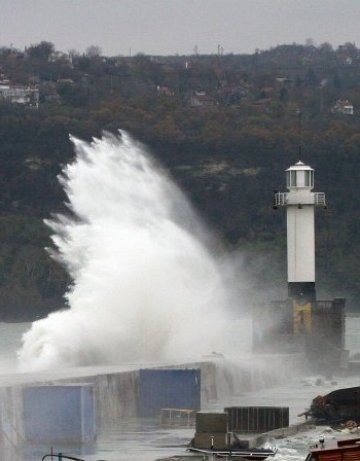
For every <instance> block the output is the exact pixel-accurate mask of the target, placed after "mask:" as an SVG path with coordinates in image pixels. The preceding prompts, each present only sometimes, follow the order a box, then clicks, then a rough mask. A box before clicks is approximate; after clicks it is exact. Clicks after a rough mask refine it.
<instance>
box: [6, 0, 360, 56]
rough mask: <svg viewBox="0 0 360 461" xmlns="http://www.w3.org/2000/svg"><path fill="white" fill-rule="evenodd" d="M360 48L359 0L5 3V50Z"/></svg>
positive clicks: (120, 52)
mask: <svg viewBox="0 0 360 461" xmlns="http://www.w3.org/2000/svg"><path fill="white" fill-rule="evenodd" d="M307 38H312V39H313V40H314V42H315V44H317V45H319V44H321V43H324V42H330V43H331V44H332V45H333V46H335V47H337V46H338V45H340V44H343V43H345V42H353V43H355V44H356V45H357V46H359V45H360V0H0V47H1V46H10V45H13V46H14V47H15V48H19V49H24V48H25V47H26V46H29V45H30V44H36V43H39V42H40V41H41V40H47V41H50V42H52V43H54V45H55V47H56V49H57V50H59V51H69V50H71V49H76V50H78V51H79V52H83V51H85V50H86V48H88V47H89V46H90V45H97V46H99V47H100V48H101V49H102V53H103V54H104V55H105V56H113V55H129V53H130V50H131V53H132V54H133V55H134V54H136V53H140V52H141V53H145V54H176V53H179V54H193V53H194V49H195V47H197V50H198V53H200V54H208V53H216V52H217V48H218V45H219V44H220V45H221V46H222V48H223V50H224V53H253V52H254V51H255V49H257V48H258V49H261V50H263V49H267V48H270V47H273V46H276V45H278V44H284V43H293V42H296V43H305V40H306V39H307Z"/></svg>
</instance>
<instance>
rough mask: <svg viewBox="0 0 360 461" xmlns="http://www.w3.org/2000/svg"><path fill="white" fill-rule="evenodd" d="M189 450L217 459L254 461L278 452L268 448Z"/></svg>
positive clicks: (259, 460) (191, 448)
mask: <svg viewBox="0 0 360 461" xmlns="http://www.w3.org/2000/svg"><path fill="white" fill-rule="evenodd" d="M188 450H189V451H192V452H195V453H200V454H203V455H207V456H214V457H217V458H239V459H252V460H254V461H261V460H263V459H266V458H268V457H269V456H274V455H275V454H276V452H277V450H269V449H267V448H233V449H224V450H220V449H215V448H213V449H211V448H210V449H208V448H195V447H189V448H188Z"/></svg>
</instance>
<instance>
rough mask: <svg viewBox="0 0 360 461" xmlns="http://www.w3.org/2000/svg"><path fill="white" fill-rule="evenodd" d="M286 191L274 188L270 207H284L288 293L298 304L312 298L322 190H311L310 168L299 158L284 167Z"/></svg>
mask: <svg viewBox="0 0 360 461" xmlns="http://www.w3.org/2000/svg"><path fill="white" fill-rule="evenodd" d="M286 187H287V189H288V192H275V196H274V208H277V207H279V206H283V207H286V215H287V273H288V296H289V298H291V299H293V300H294V301H296V302H297V303H298V304H305V303H309V302H310V303H312V302H314V301H315V300H316V291H315V207H316V206H322V207H323V208H326V202H325V193H324V192H313V188H314V170H313V168H311V167H310V166H308V165H305V164H304V163H303V162H301V161H299V162H297V163H296V164H295V165H293V166H290V168H288V169H287V170H286Z"/></svg>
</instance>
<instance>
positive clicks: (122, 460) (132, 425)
mask: <svg viewBox="0 0 360 461" xmlns="http://www.w3.org/2000/svg"><path fill="white" fill-rule="evenodd" d="M28 328H29V324H20V323H19V324H16V323H15V324H14V323H13V324H10V323H0V342H1V344H0V346H1V351H2V354H1V355H0V364H1V370H0V371H1V372H0V384H1V386H6V385H10V384H16V383H24V382H27V381H31V380H33V379H34V377H37V379H39V378H41V376H43V377H44V379H48V380H49V379H51V376H54V373H55V371H54V370H53V371H52V372H48V373H46V374H44V375H41V374H39V373H36V374H29V373H19V372H15V369H16V350H17V349H18V347H19V345H20V344H21V335H22V333H23V332H25V331H26V330H27V329H28ZM359 331H360V318H359V317H358V316H356V315H351V316H350V315H349V316H347V318H346V332H347V334H346V345H347V347H348V348H349V351H350V354H351V355H354V354H357V353H359V352H360V343H359V341H358V339H357V338H358V336H359V335H358V332H359ZM144 365H145V366H146V364H144ZM104 370H106V368H105V369H104ZM108 370H109V372H111V371H112V368H111V367H108ZM87 372H88V370H87ZM72 373H73V376H81V375H82V374H84V368H83V367H78V368H74V369H73V370H72ZM274 373H276V370H274ZM55 376H56V378H59V377H61V373H59V372H58V374H55ZM357 385H359V377H358V376H351V377H337V376H335V377H333V378H332V379H331V380H327V379H325V378H324V377H322V376H304V377H300V378H299V377H298V376H297V377H293V376H291V375H289V376H288V379H285V380H284V382H283V383H281V385H278V386H276V387H270V388H263V389H260V390H256V391H255V390H254V391H248V392H242V393H239V394H238V395H236V396H229V397H228V399H223V400H221V401H216V402H212V403H211V404H210V405H209V407H208V410H209V411H222V410H223V408H224V407H225V406H231V405H239V406H241V405H246V406H248V405H256V406H260V405H265V406H267V405H269V406H288V407H289V409H290V422H291V423H296V422H301V421H304V417H299V416H298V415H299V414H300V413H301V412H303V411H304V410H305V409H306V408H308V407H309V405H310V402H311V400H312V399H313V398H314V397H316V396H317V395H324V394H326V393H328V392H330V391H332V390H335V389H338V388H342V387H351V386H357ZM193 435H194V428H187V429H168V428H162V427H160V426H159V424H158V421H157V420H141V419H135V418H133V419H128V420H123V421H119V422H118V424H117V425H116V426H114V427H112V428H111V429H108V430H107V431H104V433H100V434H99V436H98V440H97V442H96V444H94V445H93V446H87V447H80V448H79V447H54V450H55V451H56V450H58V451H60V450H61V451H63V452H64V453H68V454H73V455H77V456H80V457H83V458H84V459H86V460H88V461H96V460H99V459H104V460H107V461H126V460H134V461H135V460H144V461H154V460H156V459H160V458H164V457H170V456H175V455H184V454H186V453H187V452H186V444H187V443H188V442H189V441H190V439H191V438H192V437H193ZM320 435H325V436H326V438H327V439H331V438H334V437H339V436H340V437H352V436H358V435H359V436H360V434H357V433H355V434H350V433H344V432H341V433H339V432H336V431H333V430H332V429H330V428H328V427H326V426H325V427H319V428H317V429H316V430H311V431H308V432H300V433H299V434H297V435H295V436H292V437H287V438H285V439H276V440H269V442H268V444H267V446H268V447H277V448H278V453H277V455H276V456H275V457H274V458H270V461H271V459H273V461H302V460H303V459H304V458H305V455H306V453H307V451H308V448H309V447H310V446H311V445H314V444H315V443H317V442H318V440H319V437H320ZM49 450H50V447H43V448H42V451H39V448H36V449H34V448H33V449H31V448H29V447H26V450H25V452H26V458H24V452H23V451H22V450H20V449H17V450H16V451H15V452H13V453H12V454H11V457H9V458H8V459H9V460H12V461H23V460H24V459H27V461H38V460H39V459H41V456H42V455H43V454H45V453H47V452H48V451H49Z"/></svg>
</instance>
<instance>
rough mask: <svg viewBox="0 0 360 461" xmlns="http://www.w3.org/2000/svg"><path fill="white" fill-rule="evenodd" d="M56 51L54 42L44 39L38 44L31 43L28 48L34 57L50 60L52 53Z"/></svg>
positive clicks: (27, 50) (29, 53)
mask: <svg viewBox="0 0 360 461" xmlns="http://www.w3.org/2000/svg"><path fill="white" fill-rule="evenodd" d="M54 51H55V47H54V44H53V43H51V42H46V41H42V42H40V43H39V44H37V45H31V46H30V47H29V48H27V49H26V52H27V54H28V56H29V57H30V58H32V59H39V60H42V61H48V60H49V57H50V56H51V54H52V53H53V52H54Z"/></svg>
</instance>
